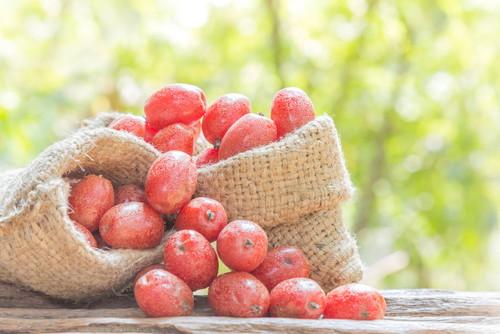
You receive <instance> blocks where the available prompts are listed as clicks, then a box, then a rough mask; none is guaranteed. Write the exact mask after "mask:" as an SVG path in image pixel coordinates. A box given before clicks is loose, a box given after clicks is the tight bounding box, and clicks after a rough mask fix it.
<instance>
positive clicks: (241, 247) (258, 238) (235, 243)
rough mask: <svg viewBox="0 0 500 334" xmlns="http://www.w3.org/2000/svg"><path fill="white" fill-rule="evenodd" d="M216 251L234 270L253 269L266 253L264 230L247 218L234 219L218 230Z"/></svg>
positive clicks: (248, 270)
mask: <svg viewBox="0 0 500 334" xmlns="http://www.w3.org/2000/svg"><path fill="white" fill-rule="evenodd" d="M217 253H218V254H219V257H220V259H221V260H222V262H224V264H225V265H226V266H228V267H229V268H231V269H232V270H234V271H247V272H250V271H252V270H255V269H256V268H257V267H258V266H259V265H260V264H261V263H262V261H264V258H265V257H266V255H267V235H266V232H265V231H264V230H263V229H262V228H261V227H260V226H259V225H257V224H255V223H254V222H251V221H249V220H234V221H232V222H230V223H229V224H228V225H227V226H226V227H224V229H222V231H221V232H220V234H219V237H218V238H217Z"/></svg>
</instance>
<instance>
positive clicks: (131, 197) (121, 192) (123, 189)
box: [115, 184, 146, 205]
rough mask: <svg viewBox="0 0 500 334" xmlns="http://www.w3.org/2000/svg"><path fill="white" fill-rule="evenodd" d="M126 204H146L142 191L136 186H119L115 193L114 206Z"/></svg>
mask: <svg viewBox="0 0 500 334" xmlns="http://www.w3.org/2000/svg"><path fill="white" fill-rule="evenodd" d="M127 202H146V195H145V194H144V189H143V188H142V187H140V186H138V185H136V184H124V185H122V186H119V187H118V189H116V193H115V205H116V204H121V203H127Z"/></svg>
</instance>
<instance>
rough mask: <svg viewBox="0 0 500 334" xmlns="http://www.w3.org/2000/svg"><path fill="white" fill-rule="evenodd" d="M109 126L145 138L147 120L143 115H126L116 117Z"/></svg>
mask: <svg viewBox="0 0 500 334" xmlns="http://www.w3.org/2000/svg"><path fill="white" fill-rule="evenodd" d="M108 127H110V128H111V129H115V130H119V131H126V132H130V133H132V134H134V135H136V136H137V137H139V138H143V139H144V133H145V122H144V118H142V117H138V116H133V115H125V116H122V117H119V118H117V119H115V120H114V121H113V122H111V124H109V126H108Z"/></svg>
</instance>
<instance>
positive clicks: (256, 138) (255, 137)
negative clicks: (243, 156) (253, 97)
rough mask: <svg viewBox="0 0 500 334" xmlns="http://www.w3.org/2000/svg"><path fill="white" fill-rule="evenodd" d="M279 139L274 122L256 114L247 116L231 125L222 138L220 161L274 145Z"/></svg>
mask: <svg viewBox="0 0 500 334" xmlns="http://www.w3.org/2000/svg"><path fill="white" fill-rule="evenodd" d="M277 139H278V132H277V129H276V124H274V121H273V120H271V119H269V118H266V117H264V116H260V115H256V114H247V115H245V116H243V117H241V118H240V119H238V120H237V121H236V122H235V123H234V124H233V125H231V127H230V128H229V130H227V132H226V134H225V135H224V137H223V138H222V141H221V144H220V147H219V160H224V159H227V158H229V157H231V156H233V155H235V154H238V153H240V152H244V151H248V150H250V149H252V148H255V147H259V146H263V145H266V144H269V143H272V142H274V141H276V140H277Z"/></svg>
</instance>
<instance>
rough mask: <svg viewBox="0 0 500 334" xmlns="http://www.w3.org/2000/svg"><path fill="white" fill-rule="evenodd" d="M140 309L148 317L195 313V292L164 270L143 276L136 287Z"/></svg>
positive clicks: (152, 271) (153, 271) (136, 297)
mask: <svg viewBox="0 0 500 334" xmlns="http://www.w3.org/2000/svg"><path fill="white" fill-rule="evenodd" d="M134 296H135V300H136V302H137V304H138V305H139V308H140V309H141V310H142V311H143V312H144V313H145V314H146V315H147V316H148V317H177V316H185V315H190V314H191V313H193V307H194V299H193V292H192V291H191V289H190V288H189V287H188V286H187V284H186V283H184V282H183V281H182V280H181V279H180V278H178V277H177V276H175V275H173V274H171V273H169V272H168V271H166V270H162V269H153V270H150V271H149V272H148V273H146V274H145V275H143V276H142V277H141V278H139V280H137V282H136V283H135V286H134Z"/></svg>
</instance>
